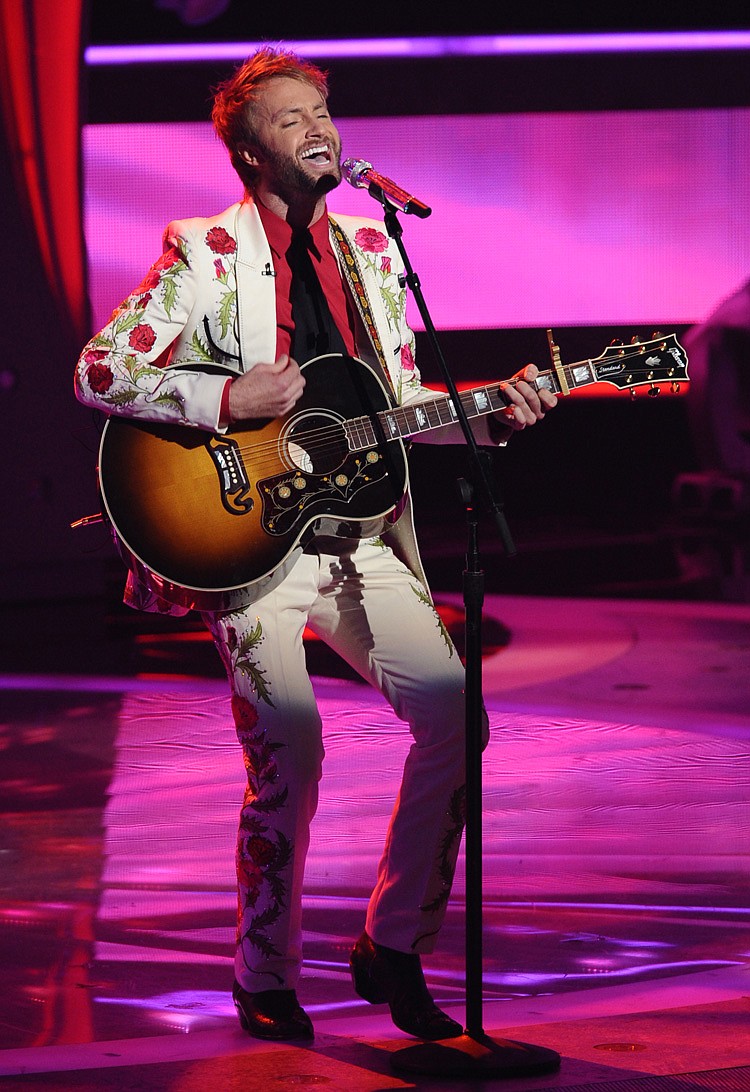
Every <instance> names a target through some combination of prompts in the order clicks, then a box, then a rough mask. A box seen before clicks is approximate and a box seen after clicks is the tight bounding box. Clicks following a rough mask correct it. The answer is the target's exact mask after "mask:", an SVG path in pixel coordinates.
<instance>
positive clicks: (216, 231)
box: [206, 227, 237, 254]
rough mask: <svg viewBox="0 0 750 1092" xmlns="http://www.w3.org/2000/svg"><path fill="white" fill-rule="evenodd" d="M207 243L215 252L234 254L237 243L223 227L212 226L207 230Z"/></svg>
mask: <svg viewBox="0 0 750 1092" xmlns="http://www.w3.org/2000/svg"><path fill="white" fill-rule="evenodd" d="M206 245H207V246H208V248H209V250H213V252H214V254H234V252H235V250H236V249H237V243H236V242H235V240H234V239H233V238H232V236H231V235H230V234H229V232H228V231H225V229H224V228H223V227H212V228H211V229H210V230H209V231H207V232H206Z"/></svg>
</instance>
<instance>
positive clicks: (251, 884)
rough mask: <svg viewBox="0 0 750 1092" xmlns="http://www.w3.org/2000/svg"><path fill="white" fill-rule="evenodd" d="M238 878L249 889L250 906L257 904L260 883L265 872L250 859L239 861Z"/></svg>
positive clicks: (248, 899)
mask: <svg viewBox="0 0 750 1092" xmlns="http://www.w3.org/2000/svg"><path fill="white" fill-rule="evenodd" d="M237 879H238V880H239V882H240V883H241V884H243V886H244V887H246V888H247V890H248V898H247V902H248V906H255V903H256V902H257V901H258V894H259V888H260V885H261V884H262V883H263V873H262V872H261V871H260V869H259V868H258V867H257V865H254V864H252V863H251V862H249V861H242V860H238V861H237Z"/></svg>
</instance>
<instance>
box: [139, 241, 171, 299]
mask: <svg viewBox="0 0 750 1092" xmlns="http://www.w3.org/2000/svg"><path fill="white" fill-rule="evenodd" d="M181 261H182V255H181V254H180V252H179V250H177V249H176V247H170V248H169V250H165V251H164V253H163V254H162V255H161V256H160V257H159V258H157V259H156V261H155V262H154V264H153V265H152V266H151V268H150V269H149V271H148V273H147V274H146V276H145V277H144V278H143V280H142V281H141V283H140V284H139V285H138V287H137V288H136V290H135V292H134V293H133V295H134V296H138V295H140V294H141V293H143V292H148V291H150V290H151V289H152V288H156V286H157V284H158V283H159V278H160V276H161V275H162V273H163V272H164V270H166V269H171V268H172V266H173V265H176V264H177V262H181Z"/></svg>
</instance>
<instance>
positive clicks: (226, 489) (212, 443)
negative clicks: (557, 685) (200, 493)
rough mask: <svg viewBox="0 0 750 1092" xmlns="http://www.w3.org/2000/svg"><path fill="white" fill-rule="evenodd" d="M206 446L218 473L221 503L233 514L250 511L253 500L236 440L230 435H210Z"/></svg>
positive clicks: (238, 514)
mask: <svg viewBox="0 0 750 1092" xmlns="http://www.w3.org/2000/svg"><path fill="white" fill-rule="evenodd" d="M207 446H208V453H209V455H210V456H211V459H212V460H213V464H214V466H215V467H216V470H217V473H218V475H219V486H220V489H221V503H222V504H223V505H224V507H225V508H226V510H227V512H229V513H230V514H231V515H233V516H244V515H246V514H247V513H248V512H251V511H252V510H253V507H254V505H255V501H254V500H253V498H252V497H251V496H250V489H251V486H250V482H249V480H248V477H247V473H246V472H245V464H244V462H243V460H242V453H241V451H240V448H239V446H238V444H237V441H236V440H233V439H232V437H231V436H212V437H211V439H210V440H209V442H208V445H207Z"/></svg>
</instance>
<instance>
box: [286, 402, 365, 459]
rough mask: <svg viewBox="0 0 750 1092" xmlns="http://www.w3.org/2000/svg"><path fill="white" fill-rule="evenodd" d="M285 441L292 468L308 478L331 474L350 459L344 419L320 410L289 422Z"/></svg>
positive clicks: (287, 456) (304, 414)
mask: <svg viewBox="0 0 750 1092" xmlns="http://www.w3.org/2000/svg"><path fill="white" fill-rule="evenodd" d="M282 439H283V441H284V453H285V455H286V461H287V463H288V465H289V467H290V468H291V467H296V468H297V469H298V470H301V471H303V472H304V473H305V474H331V473H332V472H333V471H334V470H337V469H338V468H339V467H340V466H341V464H342V463H343V462H344V461H345V459H346V457H347V456H348V455H349V446H348V444H347V442H346V433H345V431H344V428H343V425H342V423H341V419H340V418H338V417H336V416H334V415H333V414H331V413H324V412H321V411H320V410H316V411H312V412H309V413H303V414H300V416H299V417H295V418H294V420H293V421H290V422H288V424H287V427H286V428H285V429H284V432H283V434H282Z"/></svg>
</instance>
